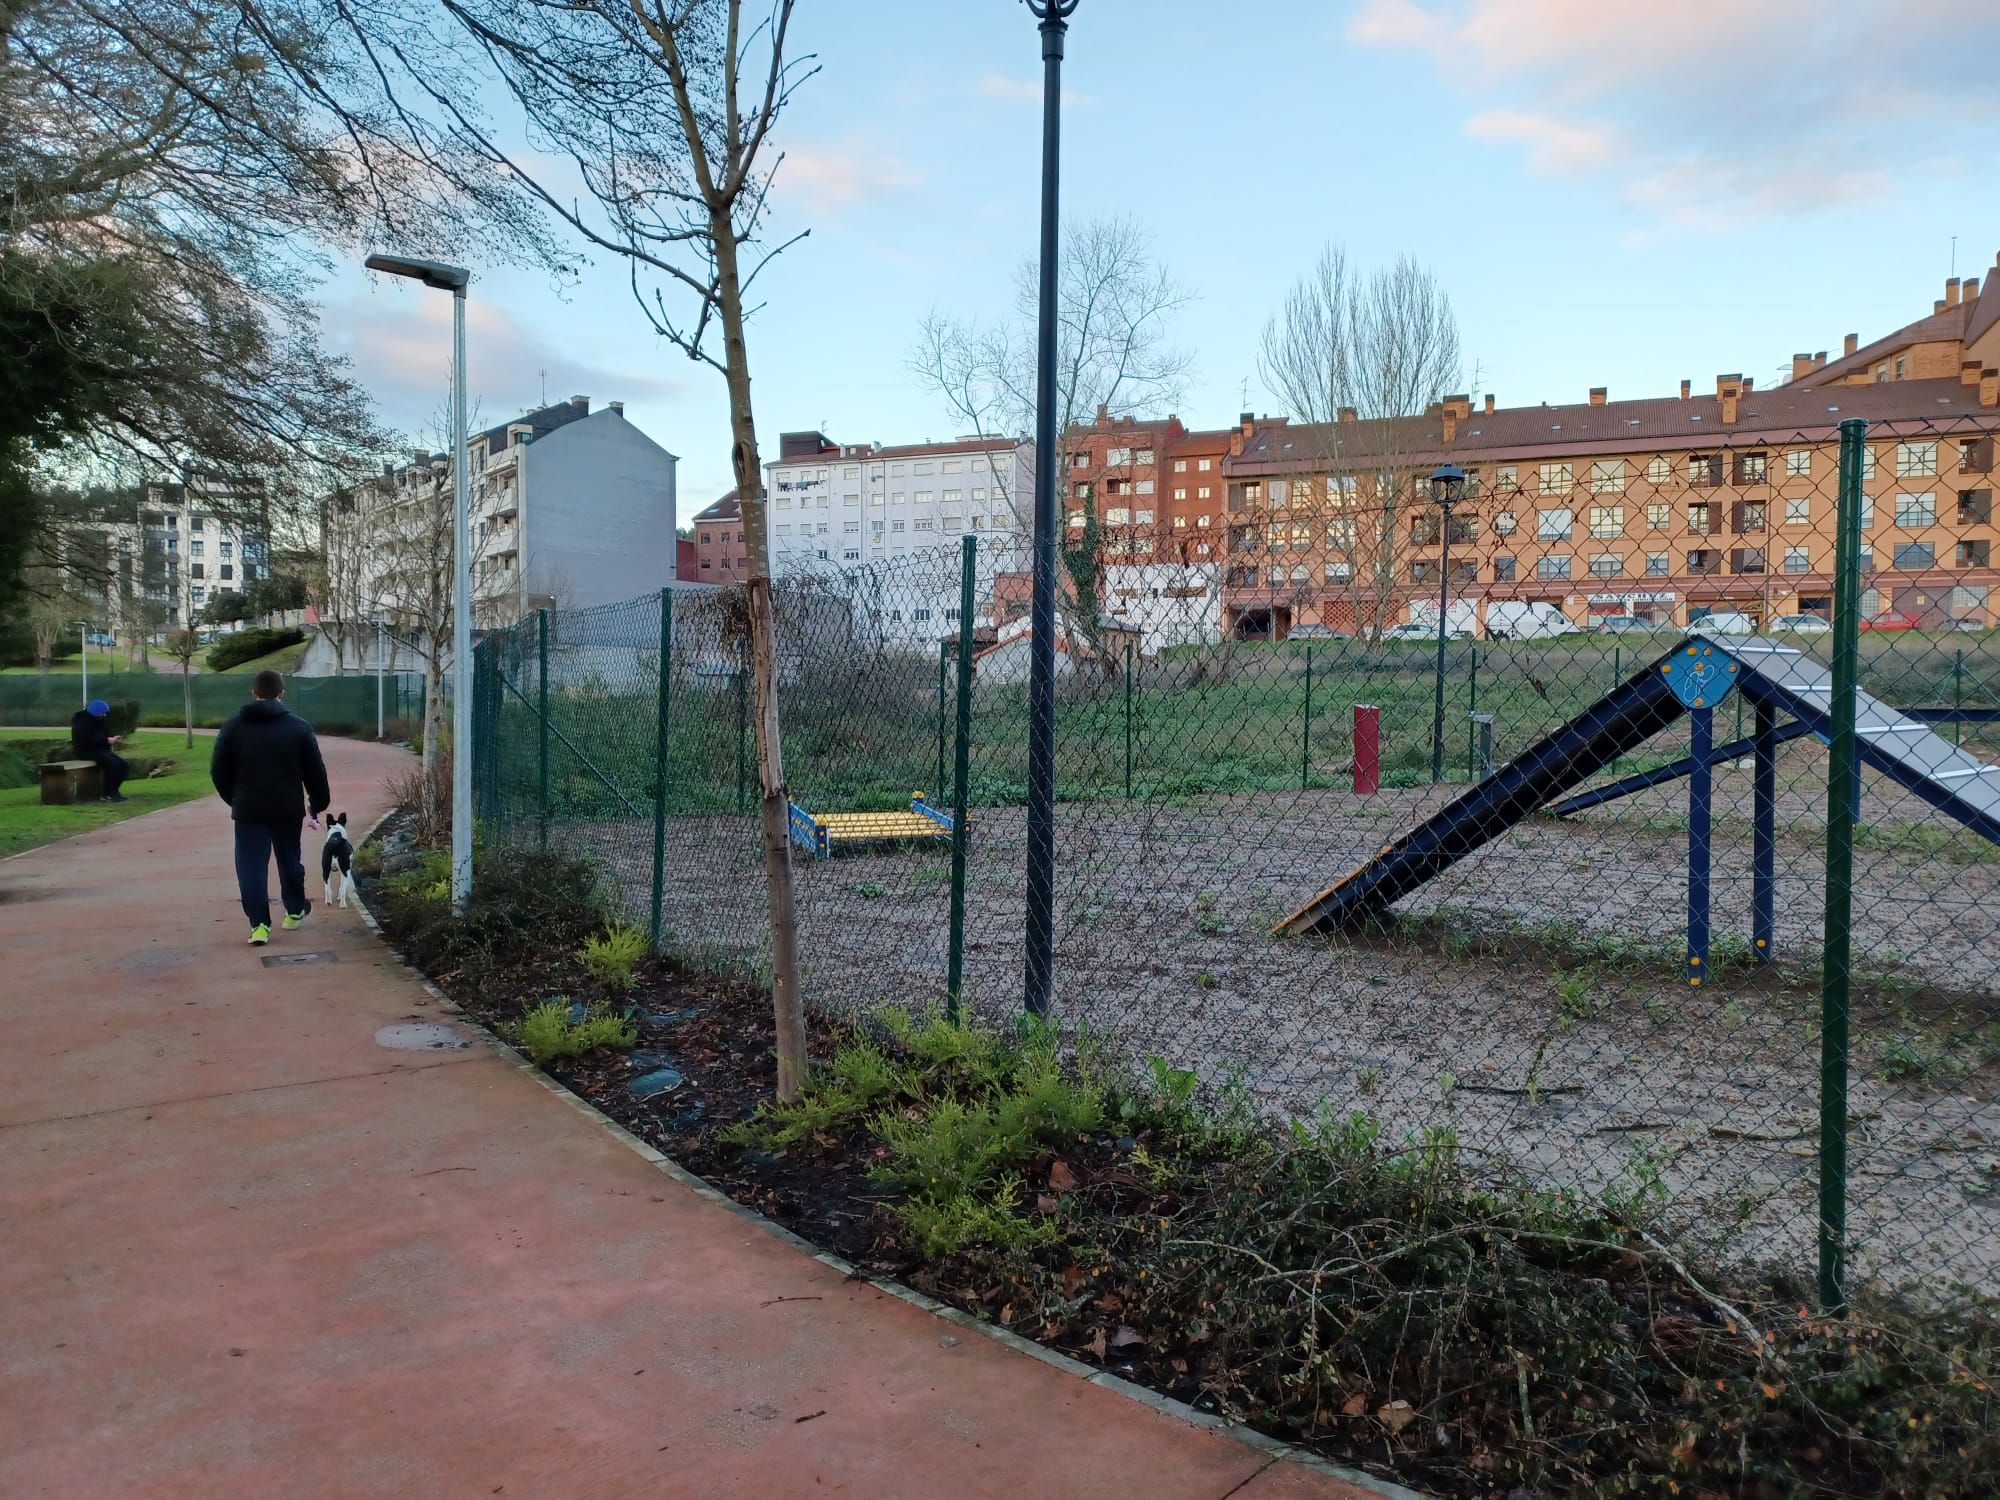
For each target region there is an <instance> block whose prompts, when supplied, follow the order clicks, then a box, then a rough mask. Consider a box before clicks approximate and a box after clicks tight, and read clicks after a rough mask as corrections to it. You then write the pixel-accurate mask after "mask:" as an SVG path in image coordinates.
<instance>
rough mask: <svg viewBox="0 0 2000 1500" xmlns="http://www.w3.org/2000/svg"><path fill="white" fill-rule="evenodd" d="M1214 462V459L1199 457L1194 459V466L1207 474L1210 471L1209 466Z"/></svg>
mask: <svg viewBox="0 0 2000 1500" xmlns="http://www.w3.org/2000/svg"><path fill="white" fill-rule="evenodd" d="M1213 462H1214V460H1213V459H1207V458H1198V459H1196V460H1195V461H1194V466H1195V468H1196V469H1197V470H1198V471H1200V472H1201V473H1203V474H1206V473H1207V472H1208V466H1209V465H1210V464H1211V463H1213Z"/></svg>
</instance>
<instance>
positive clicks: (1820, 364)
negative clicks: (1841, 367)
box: [1813, 349, 1826, 370]
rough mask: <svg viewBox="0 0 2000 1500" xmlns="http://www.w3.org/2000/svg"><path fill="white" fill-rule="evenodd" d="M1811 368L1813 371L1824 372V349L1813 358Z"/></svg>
mask: <svg viewBox="0 0 2000 1500" xmlns="http://www.w3.org/2000/svg"><path fill="white" fill-rule="evenodd" d="M1813 368H1814V369H1815V370H1824V369H1825V368H1826V351H1825V350H1824V349H1822V350H1820V351H1819V353H1817V354H1815V355H1814V356H1813Z"/></svg>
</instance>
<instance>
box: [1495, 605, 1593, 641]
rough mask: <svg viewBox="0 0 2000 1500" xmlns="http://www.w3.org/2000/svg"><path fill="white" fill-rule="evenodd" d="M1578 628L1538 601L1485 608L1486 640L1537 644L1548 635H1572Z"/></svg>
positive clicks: (1558, 612)
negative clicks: (1535, 642) (1536, 642)
mask: <svg viewBox="0 0 2000 1500" xmlns="http://www.w3.org/2000/svg"><path fill="white" fill-rule="evenodd" d="M1581 629H1582V627H1581V626H1580V625H1578V624H1576V623H1575V622H1574V621H1572V620H1571V619H1570V617H1569V616H1568V615H1566V614H1564V613H1563V612H1562V611H1561V610H1559V609H1557V608H1556V607H1555V606H1554V605H1553V604H1549V603H1545V602H1544V601H1542V600H1539V599H1537V600H1532V601H1529V602H1527V603H1520V604H1516V603H1503V604H1489V605H1487V606H1486V638H1487V639H1488V640H1489V641H1537V640H1546V639H1547V638H1548V637H1550V636H1557V635H1574V634H1576V633H1577V632H1578V631H1579V630H1581Z"/></svg>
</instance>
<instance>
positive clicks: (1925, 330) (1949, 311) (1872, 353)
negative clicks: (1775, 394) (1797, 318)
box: [1781, 302, 1970, 389]
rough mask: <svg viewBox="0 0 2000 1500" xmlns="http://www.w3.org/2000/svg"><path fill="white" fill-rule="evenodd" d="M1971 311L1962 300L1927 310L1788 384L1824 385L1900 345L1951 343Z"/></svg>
mask: <svg viewBox="0 0 2000 1500" xmlns="http://www.w3.org/2000/svg"><path fill="white" fill-rule="evenodd" d="M1969 311H1970V308H1969V307H1968V306H1967V304H1965V303H1963V302H1961V303H1960V304H1959V305H1958V306H1957V307H1947V308H1946V309H1945V310H1944V311H1943V312H1934V313H1927V314H1925V315H1924V316H1923V317H1921V318H1919V319H1917V321H1916V322H1914V323H1906V324H1904V325H1903V327H1901V328H1898V329H1897V330H1896V331H1895V332H1894V333H1892V334H1888V335H1886V336H1885V337H1883V338H1879V339H1877V340H1875V342H1874V343H1872V344H1864V345H1863V346H1862V347H1861V348H1859V349H1856V350H1855V351H1854V352H1853V353H1852V354H1843V355H1841V357H1840V358H1839V359H1834V360H1828V361H1827V362H1826V363H1825V364H1823V365H1821V366H1820V367H1819V368H1818V369H1817V370H1808V371H1807V372H1806V373H1805V374H1804V375H1802V376H1800V377H1799V378H1798V379H1797V380H1796V381H1787V382H1786V384H1787V385H1802V386H1812V385H1825V384H1827V383H1828V382H1829V381H1834V380H1839V379H1841V378H1842V377H1843V376H1847V375H1852V374H1854V373H1855V372H1857V371H1860V370H1865V369H1867V368H1868V367H1869V366H1870V365H1872V364H1874V363H1875V361H1876V360H1878V359H1880V358H1881V357H1882V356H1883V355H1885V354H1892V353H1894V352H1895V351H1896V350H1898V349H1907V348H1909V347H1910V345H1912V344H1936V343H1949V342H1950V341H1952V340H1954V339H1958V338H1962V337H1964V335H1965V318H1966V314H1967V313H1968V312H1969ZM1781 389H1782V387H1781Z"/></svg>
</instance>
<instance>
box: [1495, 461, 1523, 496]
mask: <svg viewBox="0 0 2000 1500" xmlns="http://www.w3.org/2000/svg"><path fill="white" fill-rule="evenodd" d="M1493 485H1494V488H1496V489H1502V490H1518V489H1519V488H1520V487H1521V471H1520V470H1519V469H1518V468H1517V467H1515V466H1514V465H1513V464H1502V465H1500V467H1499V468H1497V469H1495V470H1494V471H1493Z"/></svg>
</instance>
